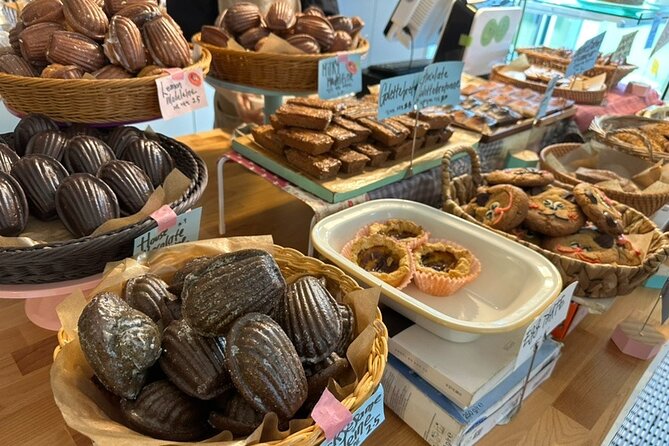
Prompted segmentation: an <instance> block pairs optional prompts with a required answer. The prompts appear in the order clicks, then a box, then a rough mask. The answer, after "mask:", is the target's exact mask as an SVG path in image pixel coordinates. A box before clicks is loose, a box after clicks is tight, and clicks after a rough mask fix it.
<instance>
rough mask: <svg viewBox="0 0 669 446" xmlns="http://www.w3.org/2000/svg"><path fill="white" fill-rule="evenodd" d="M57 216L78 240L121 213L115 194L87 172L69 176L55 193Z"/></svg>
mask: <svg viewBox="0 0 669 446" xmlns="http://www.w3.org/2000/svg"><path fill="white" fill-rule="evenodd" d="M56 210H57V212H58V217H59V218H60V220H61V221H62V222H63V224H64V225H65V227H66V228H67V230H68V231H70V232H71V233H72V234H74V236H75V237H85V236H87V235H90V234H91V233H92V232H93V231H95V230H96V229H97V228H98V227H99V226H100V225H101V224H103V223H104V222H106V221H107V220H111V219H113V218H118V217H119V216H120V211H119V208H118V201H117V199H116V195H114V192H112V190H111V189H110V188H109V186H107V185H106V184H105V182H104V181H102V180H101V179H99V178H96V177H94V176H93V175H91V174H88V173H75V174H74V175H70V176H69V177H67V178H66V179H65V180H63V182H62V183H61V184H60V187H58V190H57V191H56Z"/></svg>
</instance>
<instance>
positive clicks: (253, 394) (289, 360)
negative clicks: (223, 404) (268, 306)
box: [225, 313, 307, 420]
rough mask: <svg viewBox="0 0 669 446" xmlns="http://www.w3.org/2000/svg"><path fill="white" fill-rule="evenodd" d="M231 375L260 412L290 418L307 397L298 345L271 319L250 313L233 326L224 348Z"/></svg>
mask: <svg viewBox="0 0 669 446" xmlns="http://www.w3.org/2000/svg"><path fill="white" fill-rule="evenodd" d="M225 353H226V362H227V364H228V370H229V371H230V376H231V377H232V381H233V383H234V384H235V387H236V388H237V390H238V391H239V393H240V394H241V395H242V396H243V397H244V399H245V400H246V402H247V403H249V405H251V407H253V408H254V409H255V410H257V411H258V412H260V413H262V414H265V413H268V412H275V413H276V414H277V415H278V416H279V419H282V420H288V419H290V418H291V417H292V416H293V415H294V414H295V412H297V410H298V409H299V408H300V406H301V405H302V403H304V401H305V400H306V398H307V378H306V376H305V374H304V369H303V368H302V364H301V363H300V358H299V357H298V356H297V352H296V351H295V347H293V344H291V342H290V339H288V336H286V333H284V332H283V330H282V329H281V327H280V326H279V324H277V323H276V322H274V320H272V318H270V317H269V316H267V315H264V314H260V313H250V314H247V315H246V316H242V317H240V318H239V319H237V320H236V321H235V322H234V323H233V324H232V327H230V332H229V333H228V336H227V345H226V348H225Z"/></svg>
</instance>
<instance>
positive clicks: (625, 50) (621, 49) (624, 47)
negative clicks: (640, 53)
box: [611, 31, 638, 63]
mask: <svg viewBox="0 0 669 446" xmlns="http://www.w3.org/2000/svg"><path fill="white" fill-rule="evenodd" d="M637 32H638V31H633V32H631V33H628V34H625V35H624V36H622V38H621V39H620V43H619V44H618V48H616V50H615V51H614V52H613V54H611V60H612V61H613V62H617V63H622V62H624V61H625V59H627V56H629V55H630V51H631V50H632V44H633V43H634V38H635V37H636V33H637Z"/></svg>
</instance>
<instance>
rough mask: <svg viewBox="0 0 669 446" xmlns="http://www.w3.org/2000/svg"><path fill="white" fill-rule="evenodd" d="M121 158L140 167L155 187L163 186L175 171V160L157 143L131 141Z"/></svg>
mask: <svg viewBox="0 0 669 446" xmlns="http://www.w3.org/2000/svg"><path fill="white" fill-rule="evenodd" d="M121 158H122V159H124V160H126V161H131V162H133V163H135V164H136V165H137V166H139V167H140V168H141V169H142V170H143V171H144V172H146V174H147V175H148V176H149V178H150V179H151V184H153V187H158V186H160V185H161V184H163V181H165V178H166V177H167V175H169V173H170V172H171V171H172V169H174V160H173V159H172V157H171V156H170V154H169V153H167V152H166V151H165V149H163V148H162V147H161V146H160V144H159V143H158V142H156V141H153V140H151V139H146V138H138V139H134V140H132V141H130V142H129V143H128V144H127V145H126V147H125V150H124V151H123V152H122V153H121Z"/></svg>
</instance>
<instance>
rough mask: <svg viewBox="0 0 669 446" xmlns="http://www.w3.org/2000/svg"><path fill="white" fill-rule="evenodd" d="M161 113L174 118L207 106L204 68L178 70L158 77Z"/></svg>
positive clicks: (168, 117) (167, 117) (164, 116)
mask: <svg viewBox="0 0 669 446" xmlns="http://www.w3.org/2000/svg"><path fill="white" fill-rule="evenodd" d="M156 86H157V87H158V103H159V104H160V114H161V115H162V116H163V118H164V119H172V118H175V117H177V116H180V115H184V114H186V113H190V112H192V111H194V110H197V109H200V108H204V107H206V106H207V95H206V94H205V92H204V73H203V72H202V68H197V69H195V70H189V71H183V70H177V71H176V72H173V73H171V74H170V75H169V76H163V77H159V78H158V79H156Z"/></svg>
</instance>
